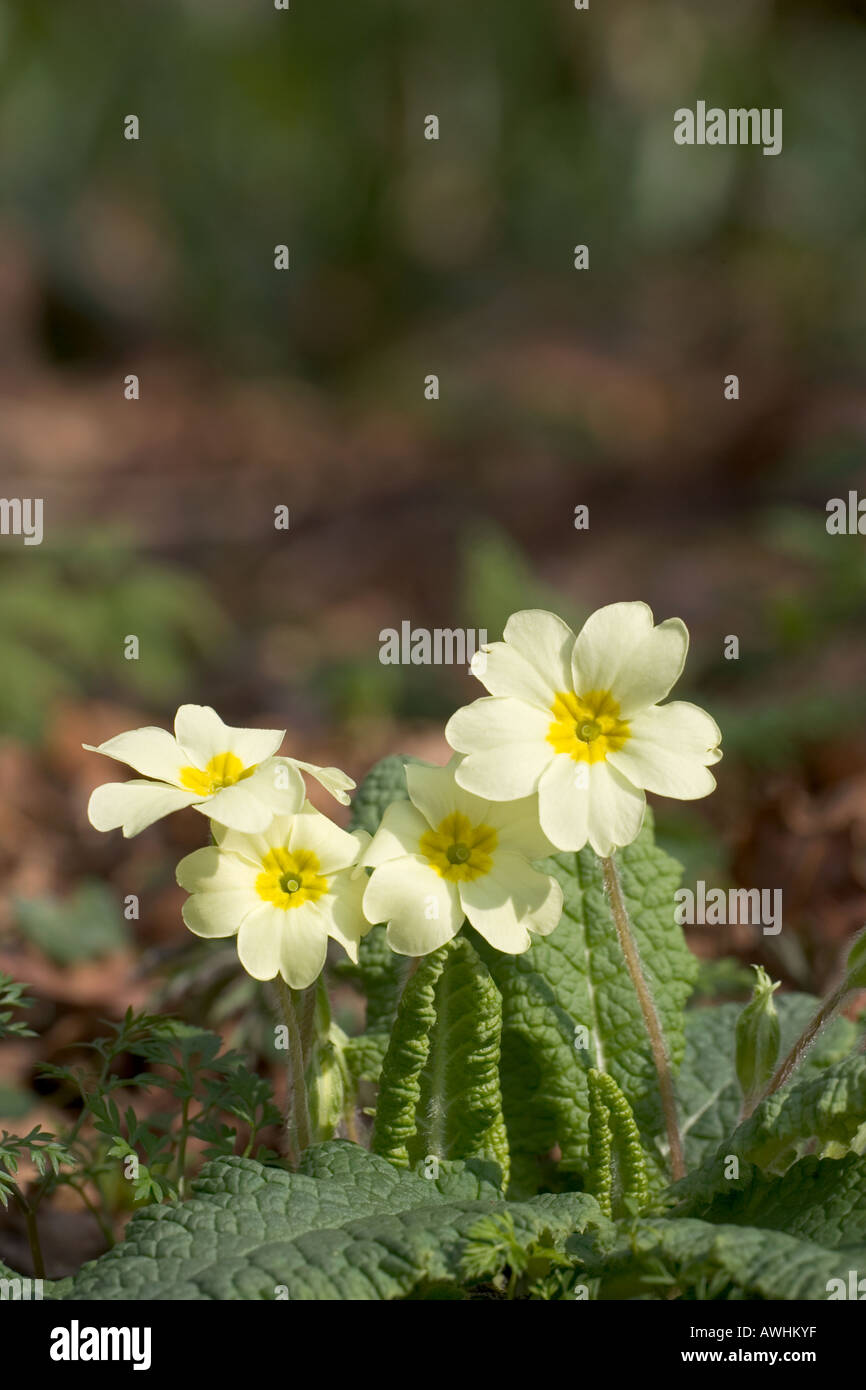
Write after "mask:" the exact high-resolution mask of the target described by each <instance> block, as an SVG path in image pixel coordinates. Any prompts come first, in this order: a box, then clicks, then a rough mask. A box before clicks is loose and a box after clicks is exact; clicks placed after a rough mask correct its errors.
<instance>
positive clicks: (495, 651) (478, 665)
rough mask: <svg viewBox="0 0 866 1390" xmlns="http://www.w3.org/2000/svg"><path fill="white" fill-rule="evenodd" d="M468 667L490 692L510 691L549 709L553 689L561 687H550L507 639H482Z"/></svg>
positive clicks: (516, 695)
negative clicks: (484, 640)
mask: <svg viewBox="0 0 866 1390" xmlns="http://www.w3.org/2000/svg"><path fill="white" fill-rule="evenodd" d="M571 640H572V642H573V641H574V636H573V635H572V638H571ZM469 669H470V670H471V672H472V674H473V676H477V677H478V679H479V680H480V681H481V684H482V685H484V686H486V687H487V689H488V690H489V691H490V694H491V695H503V696H507V695H511V696H514V698H515V699H517V700H523V701H524V702H525V703H526V704H528V705H534V706H536V707H537V708H539V709H543V710H549V709H550V707H551V705H552V704H553V701H554V698H555V696H556V693H557V690H560V689H562V687H561V686H557V687H554V685H553V684H552V682H551V681H549V680H548V679H547V677H546V676H544V675H542V673H541V672H540V671H538V670H537V669H536V668H535V667H534V666H533V664H532V662H531V661H527V659H526V657H525V656H522V655H521V653H520V652H519V651H518V650H517V648H516V647H513V646H512V645H511V643H510V642H487V643H485V645H484V646H483V647H482V648H481V649H480V651H477V652H476V653H475V655H474V656H473V658H472V662H471V664H470V668H469ZM569 683H570V677H569Z"/></svg>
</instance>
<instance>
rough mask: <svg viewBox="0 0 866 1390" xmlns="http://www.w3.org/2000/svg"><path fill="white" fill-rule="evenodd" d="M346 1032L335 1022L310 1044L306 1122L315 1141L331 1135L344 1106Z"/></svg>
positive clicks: (331, 1137)
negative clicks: (328, 1030) (308, 1120)
mask: <svg viewBox="0 0 866 1390" xmlns="http://www.w3.org/2000/svg"><path fill="white" fill-rule="evenodd" d="M345 1042H346V1035H345V1033H344V1032H343V1031H342V1029H340V1028H338V1027H337V1025H336V1024H332V1025H331V1029H330V1032H329V1035H328V1037H326V1038H322V1039H320V1040H318V1041H317V1042H316V1043H315V1045H314V1048H313V1056H312V1059H311V1066H310V1078H309V1082H308V1090H309V1098H310V1124H311V1126H312V1131H313V1135H314V1136H315V1138H314V1142H315V1143H320V1144H321V1143H324V1141H325V1140H326V1139H333V1137H334V1134H335V1132H336V1129H337V1126H338V1125H339V1123H340V1121H341V1120H342V1118H343V1114H344V1112H345V1108H346V1079H347V1077H346V1063H345V1059H344V1057H343V1047H344V1044H345Z"/></svg>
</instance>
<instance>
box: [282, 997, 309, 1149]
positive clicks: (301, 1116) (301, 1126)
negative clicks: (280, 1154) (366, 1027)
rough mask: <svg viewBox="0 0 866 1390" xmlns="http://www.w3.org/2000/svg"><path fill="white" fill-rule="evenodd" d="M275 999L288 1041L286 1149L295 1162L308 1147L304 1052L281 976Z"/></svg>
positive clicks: (292, 1006) (307, 1105) (307, 1106)
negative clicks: (287, 1142)
mask: <svg viewBox="0 0 866 1390" xmlns="http://www.w3.org/2000/svg"><path fill="white" fill-rule="evenodd" d="M277 997H278V999H279V1001H280V1010H281V1012H282V1015H283V1022H284V1023H285V1025H286V1032H287V1033H288V1038H289V1056H288V1086H287V1105H286V1129H287V1131H288V1136H289V1146H290V1149H291V1151H292V1155H293V1157H294V1159H295V1160H296V1161H297V1160H298V1159H300V1157H301V1155H302V1154H303V1153H304V1152H305V1150H307V1149H308V1148H309V1147H310V1107H309V1102H308V1100H307V1082H306V1077H305V1075H304V1070H305V1069H304V1050H303V1045H302V1043H301V1031H300V1028H299V1026H298V1018H297V1014H296V1012H295V1004H294V1000H293V998H292V991H291V990H290V989H289V987H288V985H287V984H286V982H285V980H284V979H283V977H282V975H278V976H277Z"/></svg>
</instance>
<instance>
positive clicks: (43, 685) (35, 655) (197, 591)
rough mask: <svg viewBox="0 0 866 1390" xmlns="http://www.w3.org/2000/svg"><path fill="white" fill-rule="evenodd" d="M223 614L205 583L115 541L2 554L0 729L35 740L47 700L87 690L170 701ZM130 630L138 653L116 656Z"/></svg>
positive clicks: (78, 541) (210, 642) (89, 540)
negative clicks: (135, 656)
mask: <svg viewBox="0 0 866 1390" xmlns="http://www.w3.org/2000/svg"><path fill="white" fill-rule="evenodd" d="M226 632H227V622H226V619H225V618H224V617H223V615H222V613H221V612H220V611H219V609H218V608H217V606H216V604H215V603H214V601H213V599H212V598H211V597H210V595H209V592H208V588H207V585H206V584H205V583H204V582H203V581H201V580H200V579H198V578H197V577H195V576H193V575H190V574H187V573H185V572H184V571H183V570H181V569H179V568H178V567H176V566H174V565H170V564H167V563H165V562H164V561H162V560H152V559H148V558H144V557H142V556H140V555H136V554H135V553H134V552H133V551H132V550H131V549H129V548H127V547H126V546H124V545H123V544H122V543H120V542H119V541H118V540H116V539H106V538H104V537H96V536H91V537H80V536H79V537H75V538H74V539H73V538H72V537H70V538H69V540H68V541H67V542H66V544H65V545H63V546H61V547H55V548H49V546H48V545H43V546H42V547H40V550H39V553H38V556H37V555H34V554H32V553H30V552H27V551H18V552H15V553H12V552H8V551H7V552H5V553H4V554H2V555H0V669H2V671H3V680H2V681H0V727H2V729H3V730H4V732H5V733H7V734H12V735H17V736H18V737H20V738H26V739H34V738H38V737H39V735H40V734H41V732H42V729H43V725H44V721H45V718H46V715H47V714H48V711H49V709H50V707H51V705H52V703H53V702H54V701H55V700H56V699H58V698H60V697H66V698H74V697H78V696H80V695H82V694H83V693H85V692H87V693H89V694H94V693H96V692H97V691H101V692H102V693H104V694H105V695H109V696H111V695H113V696H115V697H117V696H121V697H122V696H124V695H126V696H132V697H133V698H135V699H137V700H140V701H144V702H146V701H148V700H153V701H155V702H156V701H161V700H169V699H171V698H173V697H175V696H178V695H180V694H182V693H183V691H184V687H185V685H186V682H187V680H188V678H189V675H190V671H191V669H192V667H193V665H194V663H195V662H196V661H200V660H201V659H202V658H205V657H207V656H208V655H210V654H212V652H213V649H214V646H215V645H217V644H218V643H219V642H220V641H221V640H222V639H223V638H224V637H225V636H226ZM129 635H134V636H136V637H137V638H138V642H139V650H140V654H141V659H140V660H137V661H136V660H127V659H125V657H124V643H125V639H126V638H127V636H129Z"/></svg>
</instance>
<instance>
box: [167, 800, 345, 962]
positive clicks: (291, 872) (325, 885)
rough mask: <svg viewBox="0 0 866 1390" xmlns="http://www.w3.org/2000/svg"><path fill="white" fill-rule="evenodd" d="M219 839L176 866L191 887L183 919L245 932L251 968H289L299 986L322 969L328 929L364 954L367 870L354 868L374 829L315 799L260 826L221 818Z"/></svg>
mask: <svg viewBox="0 0 866 1390" xmlns="http://www.w3.org/2000/svg"><path fill="white" fill-rule="evenodd" d="M214 838H215V839H216V844H215V845H208V846H206V847H205V848H204V849H197V850H194V851H193V853H192V854H188V855H187V856H186V858H185V859H182V860H181V861H180V863H179V864H178V866H177V881H178V883H179V884H180V886H181V888H183V889H184V890H185V891H186V892H187V893H189V894H190V897H189V898H187V900H186V902H185V903H184V906H183V920H184V921H185V923H186V925H187V926H188V927H189V929H190V931H191V932H194V933H195V935H196V936H205V937H226V936H234V935H235V934H237V938H238V956H239V958H240V962H241V965H242V966H243V967H244V970H246V972H247V974H249V975H252V977H253V979H255V980H272V979H274V977H275V976H276V975H282V977H283V979H284V980H285V982H286V984H287V985H289V987H290V988H291V989H306V988H307V986H308V985H311V984H312V983H313V981H314V980H315V979H317V978H318V976H319V975H320V974H321V972H322V967H323V966H324V964H325V955H326V953H327V949H328V937H329V936H330V937H333V939H334V940H335V941H338V942H339V943H340V945H341V946H342V947H343V949H344V950H345V952H346V954H347V955H348V956H349V957H350V959H351V960H353V961H356V962H357V959H358V943H359V942H360V940H361V938H362V937H363V936H364V935H366V933H367V932H368V931H369V930H370V925H371V924H370V923H369V922H367V920H366V919H365V917H364V913H363V911H362V908H361V899H362V896H363V893H364V888H365V887H366V883H367V880H366V875H365V874H363V873H361V872H360V871H358V870H357V868H356V869H355V871H354V872H353V871H352V866H353V865H356V861H357V859H358V856H359V854H360V853H361V851H362V850H363V849H364V848H365V845H366V843H367V842H368V841H369V836H366V835H363V834H362V833H361V832H359V833H358V834H355V835H350V834H349V833H348V832H347V831H345V830H340V828H339V827H338V826H336V825H334V823H333V821H330V820H328V817H327V816H323V815H322V813H321V812H320V811H316V810H315V809H314V808H313V807H312V806H311V805H310V803H309V802H308V801H307V802H305V803H304V804H303V806H302V807H300V808H299V810H298V811H297V812H296V813H295V814H293V815H288V816H276V817H274V819H273V820H272V821H271V822H270V824H269V825H268V827H267V829H266V830H264V831H263V832H262V833H261V834H257V835H247V834H243V833H241V832H240V831H237V830H229V829H227V828H226V827H225V826H220V825H216V826H214Z"/></svg>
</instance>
